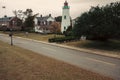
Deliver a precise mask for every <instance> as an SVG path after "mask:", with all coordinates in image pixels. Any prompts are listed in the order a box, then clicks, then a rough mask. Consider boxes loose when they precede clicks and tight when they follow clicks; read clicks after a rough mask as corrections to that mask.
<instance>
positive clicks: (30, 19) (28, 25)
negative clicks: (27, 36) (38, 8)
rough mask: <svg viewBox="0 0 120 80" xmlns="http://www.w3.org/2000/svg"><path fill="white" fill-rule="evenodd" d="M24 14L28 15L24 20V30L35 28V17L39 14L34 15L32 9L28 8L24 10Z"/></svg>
mask: <svg viewBox="0 0 120 80" xmlns="http://www.w3.org/2000/svg"><path fill="white" fill-rule="evenodd" d="M24 15H25V16H26V19H25V22H24V30H27V31H31V30H33V28H34V19H35V17H36V16H37V15H38V14H34V15H33V11H32V9H26V11H25V12H24Z"/></svg>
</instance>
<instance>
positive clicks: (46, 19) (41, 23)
mask: <svg viewBox="0 0 120 80" xmlns="http://www.w3.org/2000/svg"><path fill="white" fill-rule="evenodd" d="M54 21H55V19H54V18H53V17H52V16H51V14H49V16H42V15H41V16H40V17H36V18H35V19H34V22H35V32H39V33H50V30H49V27H50V25H51V23H52V22H54Z"/></svg>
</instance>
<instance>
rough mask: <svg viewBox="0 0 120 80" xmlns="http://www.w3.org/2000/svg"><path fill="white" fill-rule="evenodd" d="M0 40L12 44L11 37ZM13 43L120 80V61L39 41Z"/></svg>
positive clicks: (19, 40)
mask: <svg viewBox="0 0 120 80" xmlns="http://www.w3.org/2000/svg"><path fill="white" fill-rule="evenodd" d="M0 40H2V41H4V42H7V43H9V44H10V37H9V36H6V35H4V34H0ZM13 42H14V43H13V44H14V45H16V46H19V47H22V48H25V49H28V50H32V51H34V52H37V53H39V54H42V55H45V56H49V57H52V58H55V59H58V60H61V61H64V62H67V63H69V64H72V65H75V66H78V67H80V68H84V69H87V70H91V71H93V72H97V73H100V74H102V75H105V76H108V77H112V78H114V79H115V80H120V59H117V58H111V57H107V56H101V55H96V54H90V53H86V52H81V51H78V50H73V49H69V48H64V47H60V46H54V45H51V44H52V43H51V44H45V43H41V42H39V41H34V40H28V39H23V38H18V37H14V39H13Z"/></svg>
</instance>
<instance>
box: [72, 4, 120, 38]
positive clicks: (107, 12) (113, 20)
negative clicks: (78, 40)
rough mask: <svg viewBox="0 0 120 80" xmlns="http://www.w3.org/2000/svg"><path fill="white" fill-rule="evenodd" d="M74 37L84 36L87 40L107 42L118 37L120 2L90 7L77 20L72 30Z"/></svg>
mask: <svg viewBox="0 0 120 80" xmlns="http://www.w3.org/2000/svg"><path fill="white" fill-rule="evenodd" d="M73 33H74V35H75V36H79V37H80V36H81V35H86V36H87V37H88V38H91V39H97V40H107V39H109V38H116V37H117V38H118V37H119V35H120V2H115V3H111V4H108V5H106V6H103V7H99V6H96V7H92V8H91V9H90V10H89V11H88V12H85V13H83V14H82V15H81V16H80V17H78V18H77V21H76V23H75V27H74V29H73Z"/></svg>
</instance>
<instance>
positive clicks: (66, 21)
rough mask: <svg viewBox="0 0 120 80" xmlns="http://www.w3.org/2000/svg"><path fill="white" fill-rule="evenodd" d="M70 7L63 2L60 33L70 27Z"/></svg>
mask: <svg viewBox="0 0 120 80" xmlns="http://www.w3.org/2000/svg"><path fill="white" fill-rule="evenodd" d="M69 9H70V7H69V6H68V2H67V1H65V3H64V6H63V12H62V23H61V32H62V33H63V32H64V31H66V30H67V28H68V27H69V26H70V25H71V23H70V13H69Z"/></svg>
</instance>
